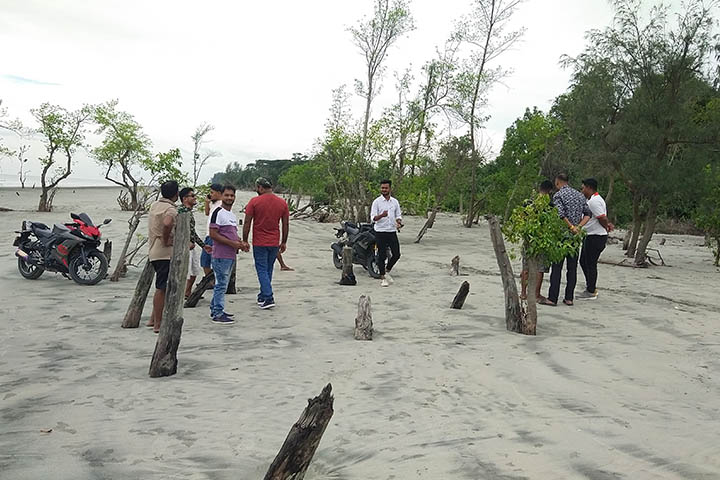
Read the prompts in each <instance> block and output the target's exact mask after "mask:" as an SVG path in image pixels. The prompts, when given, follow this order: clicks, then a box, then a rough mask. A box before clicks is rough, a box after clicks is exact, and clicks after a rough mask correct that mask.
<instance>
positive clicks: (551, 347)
mask: <svg viewBox="0 0 720 480" xmlns="http://www.w3.org/2000/svg"><path fill="white" fill-rule="evenodd" d="M16 192H19V195H17V194H16ZM117 193H118V190H117V189H80V188H78V189H75V190H72V189H68V190H62V191H60V192H59V193H58V195H57V197H56V200H55V210H56V211H55V212H53V213H49V214H48V213H44V214H39V213H37V212H33V211H32V210H34V209H35V208H36V207H37V200H38V196H39V191H38V190H34V191H33V190H27V189H26V190H14V189H2V190H0V206H2V207H7V208H12V209H15V210H16V211H13V212H6V213H0V224H1V225H2V229H0V242H1V243H2V245H4V248H3V249H2V250H1V253H0V291H1V292H3V293H2V298H3V301H2V302H1V303H0V318H1V319H2V321H0V337H1V338H2V346H1V347H0V478H2V479H8V480H11V479H12V480H26V479H27V480H31V479H32V480H35V479H40V478H44V479H63V480H64V479H68V480H69V479H73V480H75V479H86V478H87V479H90V478H92V479H120V478H122V479H135V478H153V479H193V480H195V479H197V480H201V479H202V480H205V479H207V480H210V479H213V480H215V479H218V480H219V479H228V480H229V479H258V478H262V477H263V475H264V474H265V471H266V470H267V468H268V466H269V465H270V463H271V462H272V460H273V458H274V457H275V454H276V453H277V451H278V450H279V448H280V446H281V445H282V443H283V441H284V439H285V437H286V435H287V433H288V431H289V429H290V427H291V426H292V424H293V423H294V422H295V421H296V420H297V419H298V416H299V415H300V413H301V411H302V409H303V408H304V406H305V405H306V400H307V399H308V398H310V397H314V396H316V395H317V394H319V393H320V391H321V389H322V387H323V386H324V385H325V384H327V383H328V382H330V383H332V385H333V393H334V395H335V414H334V416H333V418H332V420H331V422H330V425H329V426H328V428H327V431H326V432H325V435H324V437H323V439H322V442H321V443H320V447H319V449H318V451H317V453H316V455H315V459H314V461H313V463H312V464H311V467H310V470H309V471H308V474H307V476H306V478H307V479H308V480H319V479H348V480H349V479H363V480H367V479H398V480H400V479H415V478H425V479H593V480H606V479H608V480H609V479H632V480H636V479H720V436H719V434H718V431H720V376H719V375H718V371H719V369H720V331H719V329H718V320H719V319H720V301H718V287H719V286H720V271H719V270H718V269H717V268H715V267H713V266H712V258H711V253H710V251H709V250H708V249H707V248H706V247H703V246H702V238H700V237H692V236H671V235H656V237H655V238H654V239H653V242H651V246H652V247H653V248H660V249H661V251H662V254H663V257H664V258H665V261H666V262H667V263H668V265H669V266H667V267H656V268H651V269H642V270H641V269H632V268H623V267H616V266H612V265H607V264H601V265H600V267H599V272H600V273H599V288H600V297H599V299H598V300H596V301H589V302H585V303H581V302H576V305H575V306H574V307H565V306H558V307H556V308H551V307H542V308H540V307H539V320H538V335H537V336H536V337H526V336H521V335H517V334H511V333H509V332H507V331H506V330H505V320H504V312H503V292H502V287H501V282H500V277H499V274H498V268H497V264H496V261H495V258H494V254H493V250H492V245H491V243H490V239H489V234H488V229H487V226H486V225H484V224H481V225H479V226H478V227H476V228H472V229H466V228H463V227H462V225H461V221H460V217H459V216H456V215H440V216H439V217H438V218H439V219H438V222H437V223H436V225H435V227H434V228H433V229H432V230H430V231H429V233H428V234H427V235H426V236H425V238H424V239H423V241H422V243H421V244H419V245H416V244H413V243H412V240H414V238H415V234H416V233H417V231H418V230H419V228H420V227H421V226H422V223H423V222H424V219H423V218H420V217H407V218H406V219H405V223H406V228H405V229H404V230H403V232H402V233H401V234H400V239H401V240H400V241H401V248H402V253H403V257H402V259H401V260H400V262H399V264H398V266H397V267H396V269H395V270H394V272H393V274H394V275H393V276H394V278H395V284H394V285H393V286H392V287H390V288H380V285H379V281H377V280H373V279H371V278H370V277H369V276H367V274H366V273H365V272H364V271H363V270H362V269H361V268H360V267H357V266H356V267H355V268H356V275H357V278H358V285H357V286H355V287H340V286H338V285H337V281H338V280H339V278H340V272H339V271H338V270H336V269H335V268H334V267H333V265H332V261H331V251H330V248H329V246H330V243H332V241H333V240H334V238H335V237H334V232H333V230H332V227H333V226H334V225H333V224H319V223H315V222H312V221H293V222H292V223H291V232H290V242H289V245H288V252H287V254H286V255H285V259H286V262H287V263H288V264H289V265H291V266H292V267H294V268H295V270H296V271H295V272H280V271H279V269H278V270H276V274H275V279H274V288H275V292H276V296H275V299H276V301H277V307H276V308H275V309H274V310H271V311H261V310H259V309H258V308H257V304H256V303H255V296H256V294H257V289H258V286H257V277H256V276H255V272H254V269H253V266H252V263H251V255H249V254H243V253H241V254H240V255H239V257H238V280H237V282H238V283H237V284H238V293H237V295H233V296H229V297H228V300H229V304H228V310H229V311H231V312H233V313H235V314H236V319H237V321H236V323H235V324H234V325H230V326H221V325H216V324H213V323H211V322H210V319H209V309H208V305H209V299H210V297H209V293H208V294H206V296H205V299H203V300H201V302H200V304H199V305H198V307H197V308H194V309H186V310H185V313H184V318H185V324H184V327H183V333H182V340H181V344H180V349H179V353H178V357H179V366H178V373H177V375H175V376H173V377H170V378H163V379H151V378H149V377H148V367H149V364H150V357H151V355H152V352H153V349H154V346H155V341H156V336H155V335H154V334H153V333H152V330H151V329H148V328H145V327H144V326H141V327H140V328H139V329H129V330H128V329H122V328H120V324H121V322H122V318H123V315H124V313H125V309H126V307H127V305H128V302H129V299H130V296H131V295H132V291H133V289H134V287H135V283H136V281H137V278H138V275H139V269H137V268H131V269H130V271H129V274H128V276H127V277H126V278H124V279H122V280H121V281H120V282H119V283H111V282H109V281H103V282H101V283H100V284H99V285H97V286H94V287H83V286H80V285H76V284H74V283H73V282H72V281H70V280H67V279H65V278H63V277H61V276H59V275H55V274H48V273H46V274H44V275H43V276H42V277H41V278H40V279H38V280H36V281H30V280H25V279H23V278H22V277H21V276H20V274H19V273H18V271H17V263H16V259H15V256H14V248H13V247H12V241H13V239H14V233H13V230H16V229H18V228H19V226H20V222H21V221H22V220H23V219H33V220H37V221H42V222H45V223H61V222H64V221H67V220H68V219H69V212H70V211H73V212H76V213H77V212H80V211H85V212H87V213H88V214H89V215H90V216H91V217H92V218H93V219H94V220H96V221H97V222H100V221H101V220H102V219H103V218H106V217H111V218H112V219H113V222H112V224H110V225H109V226H108V227H107V228H106V229H104V230H103V231H104V235H105V237H106V238H110V239H111V240H113V241H114V246H115V251H116V252H119V250H120V248H121V246H122V241H123V239H124V236H125V233H126V231H127V223H126V221H127V219H128V217H129V213H127V212H120V211H119V208H118V207H117V204H116V203H115V197H116V196H117ZM251 195H252V194H251V193H249V192H241V193H240V194H239V200H238V203H242V204H244V203H246V202H247V201H248V199H249V198H250V197H251ZM196 219H197V222H198V227H199V228H198V231H199V232H200V233H201V234H202V229H203V225H204V224H205V217H204V215H203V214H202V212H198V213H197V214H196ZM139 231H140V232H142V233H145V232H146V224H145V223H143V224H142V226H141V227H140V230H139ZM663 238H665V239H666V243H665V245H664V246H662V247H658V242H659V241H660V240H661V239H663ZM455 255H460V257H461V260H460V261H461V271H462V272H463V273H464V274H466V275H465V276H461V277H451V276H449V268H450V259H451V258H452V257H453V256H455ZM622 258H623V252H622V250H621V248H620V246H619V245H610V246H608V248H607V249H606V251H605V252H604V254H603V256H602V259H603V260H604V261H616V262H619V261H620V260H621V259H622ZM113 263H114V262H113ZM519 263H520V262H519V260H518V261H516V262H515V266H514V269H515V272H516V273H519ZM465 280H467V281H469V282H470V295H469V296H468V299H467V301H466V304H465V307H464V308H463V309H462V310H451V309H450V308H449V305H450V302H451V300H452V299H453V296H454V295H455V293H456V292H457V290H458V287H459V285H460V284H461V283H462V282H463V281H465ZM547 285H548V283H547V281H546V283H545V284H544V288H543V292H544V293H545V292H546V291H547ZM582 285H584V282H583V277H582V273H581V272H580V273H579V278H578V288H581V287H582ZM360 295H369V296H370V297H371V299H372V308H373V320H374V325H375V337H374V339H373V341H372V342H359V341H355V340H354V339H353V327H354V318H355V315H356V313H357V301H358V297H359V296H360ZM149 313H150V309H149V307H148V306H146V311H145V314H144V316H143V322H142V323H141V325H142V324H144V320H145V318H147V317H148V316H149ZM48 429H52V431H51V432H50V433H43V432H44V431H47V430H48Z"/></svg>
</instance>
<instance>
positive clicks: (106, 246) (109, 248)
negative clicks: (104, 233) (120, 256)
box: [103, 240, 112, 265]
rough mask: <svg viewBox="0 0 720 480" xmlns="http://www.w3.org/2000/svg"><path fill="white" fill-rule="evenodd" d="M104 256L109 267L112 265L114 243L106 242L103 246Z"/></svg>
mask: <svg viewBox="0 0 720 480" xmlns="http://www.w3.org/2000/svg"><path fill="white" fill-rule="evenodd" d="M103 254H105V258H107V261H108V265H110V260H111V259H112V241H110V240H105V244H104V245H103Z"/></svg>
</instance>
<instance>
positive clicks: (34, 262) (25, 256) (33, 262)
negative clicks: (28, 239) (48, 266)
mask: <svg viewBox="0 0 720 480" xmlns="http://www.w3.org/2000/svg"><path fill="white" fill-rule="evenodd" d="M15 256H16V257H19V258H22V259H23V260H25V261H26V262H27V263H29V264H31V265H37V264H38V262H37V260H36V259H34V258H33V257H31V256H30V255H28V254H27V253H25V252H24V251H22V250H20V249H19V248H18V249H17V250H16V251H15Z"/></svg>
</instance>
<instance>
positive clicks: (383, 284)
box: [380, 278, 390, 287]
mask: <svg viewBox="0 0 720 480" xmlns="http://www.w3.org/2000/svg"><path fill="white" fill-rule="evenodd" d="M380 286H381V287H389V286H390V282H388V281H387V278H383V279H382V282H380Z"/></svg>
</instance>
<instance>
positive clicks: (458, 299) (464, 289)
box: [450, 282, 470, 310]
mask: <svg viewBox="0 0 720 480" xmlns="http://www.w3.org/2000/svg"><path fill="white" fill-rule="evenodd" d="M468 293H470V284H469V283H468V282H463V283H462V285H460V290H458V293H457V295H455V298H454V299H453V301H452V305H450V307H451V308H455V309H457V310H460V309H461V308H462V307H463V305H464V304H465V298H467V296H468Z"/></svg>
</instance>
